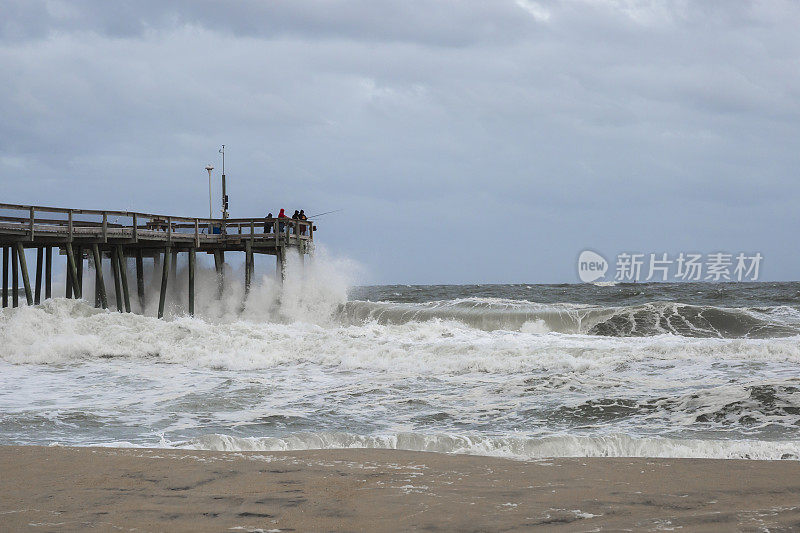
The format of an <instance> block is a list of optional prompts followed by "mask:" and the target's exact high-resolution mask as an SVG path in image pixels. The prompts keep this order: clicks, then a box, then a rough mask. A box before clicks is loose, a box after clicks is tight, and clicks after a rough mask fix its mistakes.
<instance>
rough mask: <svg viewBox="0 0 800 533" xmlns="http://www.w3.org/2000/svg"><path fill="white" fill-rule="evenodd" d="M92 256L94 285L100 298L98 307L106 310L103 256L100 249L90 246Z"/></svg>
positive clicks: (94, 245)
mask: <svg viewBox="0 0 800 533" xmlns="http://www.w3.org/2000/svg"><path fill="white" fill-rule="evenodd" d="M92 256H93V257H94V269H95V285H96V286H97V288H98V294H99V296H100V305H101V306H102V307H103V309H108V298H107V297H106V284H105V281H104V280H103V256H102V254H101V253H100V247H99V246H97V245H96V244H93V245H92Z"/></svg>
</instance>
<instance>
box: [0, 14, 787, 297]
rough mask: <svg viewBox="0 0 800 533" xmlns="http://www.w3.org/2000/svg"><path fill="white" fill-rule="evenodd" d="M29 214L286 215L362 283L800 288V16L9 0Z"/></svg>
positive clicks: (5, 18)
mask: <svg viewBox="0 0 800 533" xmlns="http://www.w3.org/2000/svg"><path fill="white" fill-rule="evenodd" d="M0 13H2V17H0V73H2V74H0V76H2V78H1V79H2V83H0V116H2V121H0V176H2V178H0V179H2V184H3V200H2V201H5V202H13V203H34V204H42V205H60V206H61V205H68V206H75V207H86V208H108V209H131V210H140V211H148V212H169V213H174V214H185V215H194V216H205V215H206V214H207V205H208V197H207V194H208V192H207V181H206V179H207V174H206V173H205V171H204V170H203V167H204V166H205V165H206V164H207V163H208V162H209V161H211V162H213V163H214V164H215V165H216V166H219V159H218V157H219V156H218V154H217V150H218V148H219V145H221V144H223V143H224V144H226V146H227V159H226V167H227V168H226V170H227V174H228V180H229V194H230V197H231V209H232V211H233V216H262V215H264V214H266V212H267V211H272V212H276V211H277V209H279V208H280V207H285V208H287V209H289V210H294V209H296V208H301V207H302V208H304V209H305V210H306V212H308V213H311V214H313V213H317V212H323V211H329V210H334V209H343V211H341V212H340V213H336V214H333V215H330V216H328V217H323V218H321V219H320V220H319V223H318V226H319V233H318V238H319V241H320V242H321V243H323V244H324V245H326V246H327V247H328V248H329V249H331V250H332V251H334V252H335V253H337V254H341V255H345V256H348V257H351V258H353V259H355V260H357V261H359V262H361V263H363V264H364V266H365V267H366V268H365V272H366V274H365V276H364V279H363V280H360V281H362V282H383V283H388V282H403V283H406V282H408V283H412V282H420V283H431V282H446V283H466V282H561V281H570V282H571V281H576V275H575V260H576V258H577V255H578V253H579V252H580V251H581V250H583V249H585V248H591V249H594V250H598V251H601V252H603V253H604V254H605V255H606V256H607V257H608V256H612V255H613V254H615V253H617V252H619V251H624V250H626V251H640V252H654V253H660V252H673V253H675V252H680V251H700V252H707V253H710V252H716V251H729V252H739V251H746V252H755V251H760V252H761V253H762V254H763V256H764V263H763V269H764V270H763V274H764V276H765V277H766V278H769V279H797V278H798V275H797V272H799V271H800V258H798V254H797V252H796V251H795V249H794V241H795V238H794V237H795V234H796V232H797V228H798V227H800V224H799V223H800V216H799V215H798V208H797V204H798V202H800V180H798V170H797V169H798V167H799V166H800V150H799V148H800V146H798V144H800V141H799V139H800V137H799V136H798V134H800V104H799V103H798V102H800V98H799V97H800V66H799V65H800V63H799V62H798V58H799V56H798V53H799V52H800V37H798V32H797V28H798V27H800V4H798V3H796V2H790V1H786V2H782V1H779V0H776V1H769V2H766V1H764V2H754V1H736V0H726V1H706V2H690V1H677V0H674V1H669V0H665V1H661V2H658V1H655V0H651V1H645V0H566V1H561V2H545V1H534V0H496V1H481V0H438V1H433V0H403V1H399V0H398V1H396V0H384V1H380V2H375V1H367V0H353V1H344V0H316V1H309V0H292V1H269V2H267V1H258V2H257V1H242V2H229V3H222V2H211V1H184V2H180V1H179V2H155V1H137V2H103V1H91V0H79V1H71V2H60V1H41V2H39V1H35V0H20V1H16V0H0Z"/></svg>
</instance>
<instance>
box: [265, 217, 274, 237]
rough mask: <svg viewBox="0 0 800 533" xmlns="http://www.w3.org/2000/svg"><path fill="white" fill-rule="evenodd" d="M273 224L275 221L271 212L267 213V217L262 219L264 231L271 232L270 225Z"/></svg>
mask: <svg viewBox="0 0 800 533" xmlns="http://www.w3.org/2000/svg"><path fill="white" fill-rule="evenodd" d="M274 224H275V223H274V221H273V220H272V213H267V218H265V219H264V233H272V227H273V226H274Z"/></svg>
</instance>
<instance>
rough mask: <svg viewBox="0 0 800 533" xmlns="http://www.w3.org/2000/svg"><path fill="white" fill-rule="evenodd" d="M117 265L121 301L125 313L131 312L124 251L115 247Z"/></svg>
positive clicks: (119, 246)
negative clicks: (120, 284)
mask: <svg viewBox="0 0 800 533" xmlns="http://www.w3.org/2000/svg"><path fill="white" fill-rule="evenodd" d="M117 263H119V279H120V283H122V299H123V302H124V303H125V312H126V313H130V312H131V295H130V291H129V289H128V262H127V260H126V259H125V250H123V249H122V246H121V245H117Z"/></svg>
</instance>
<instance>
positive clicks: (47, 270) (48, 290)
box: [44, 246, 53, 300]
mask: <svg viewBox="0 0 800 533" xmlns="http://www.w3.org/2000/svg"><path fill="white" fill-rule="evenodd" d="M52 297H53V247H52V246H45V247H44V299H45V300H49V299H50V298H52Z"/></svg>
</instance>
